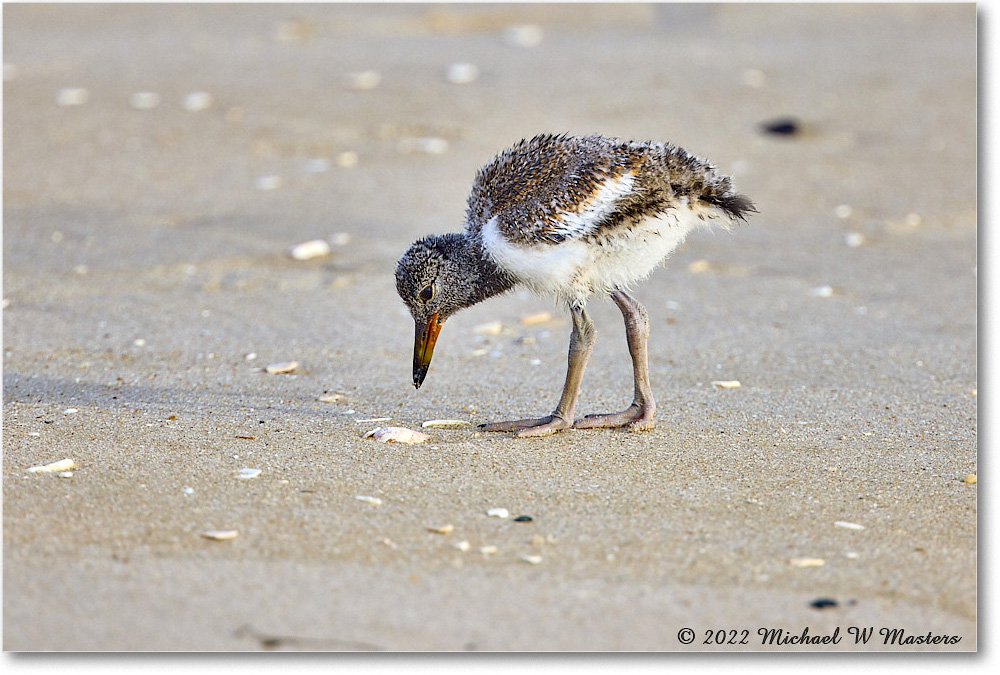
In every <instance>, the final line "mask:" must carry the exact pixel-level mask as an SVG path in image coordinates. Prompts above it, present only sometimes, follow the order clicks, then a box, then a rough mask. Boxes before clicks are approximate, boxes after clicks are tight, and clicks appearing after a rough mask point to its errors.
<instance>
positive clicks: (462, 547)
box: [451, 539, 472, 553]
mask: <svg viewBox="0 0 1000 675" xmlns="http://www.w3.org/2000/svg"><path fill="white" fill-rule="evenodd" d="M451 547H452V548H454V549H458V550H459V551H461V552H462V553H465V552H466V551H468V550H469V549H470V548H472V546H471V545H470V544H469V542H468V541H466V540H465V539H463V540H462V541H460V542H458V543H457V544H452V546H451Z"/></svg>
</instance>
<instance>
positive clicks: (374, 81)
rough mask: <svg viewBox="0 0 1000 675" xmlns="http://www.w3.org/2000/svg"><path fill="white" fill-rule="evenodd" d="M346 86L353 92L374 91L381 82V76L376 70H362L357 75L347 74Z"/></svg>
mask: <svg viewBox="0 0 1000 675" xmlns="http://www.w3.org/2000/svg"><path fill="white" fill-rule="evenodd" d="M347 81H348V85H349V86H350V88H351V89H353V90H355V91H368V90H369V89H374V88H375V87H377V86H378V85H379V82H381V81H382V75H381V73H379V72H378V71H377V70H363V71H361V72H359V73H348V74H347Z"/></svg>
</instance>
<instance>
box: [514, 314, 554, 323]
mask: <svg viewBox="0 0 1000 675" xmlns="http://www.w3.org/2000/svg"><path fill="white" fill-rule="evenodd" d="M551 319H552V315H551V314H550V313H548V312H539V313H538V314H529V315H528V316H522V317H521V318H520V319H519V322H520V323H521V325H522V326H534V325H535V324H539V323H545V322H546V321H550V320H551Z"/></svg>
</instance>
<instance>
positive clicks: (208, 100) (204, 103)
mask: <svg viewBox="0 0 1000 675" xmlns="http://www.w3.org/2000/svg"><path fill="white" fill-rule="evenodd" d="M182 105H183V106H184V109H185V110H187V111H188V112H200V111H202V110H208V109H209V108H211V107H212V95H211V94H209V93H208V92H207V91H194V92H191V93H190V94H188V95H187V96H185V97H184V103H183V104H182Z"/></svg>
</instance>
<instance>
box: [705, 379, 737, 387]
mask: <svg viewBox="0 0 1000 675" xmlns="http://www.w3.org/2000/svg"><path fill="white" fill-rule="evenodd" d="M712 386H713V387H716V388H717V389H739V388H740V386H741V385H740V381H739V380H713V381H712Z"/></svg>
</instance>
